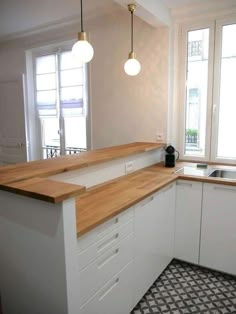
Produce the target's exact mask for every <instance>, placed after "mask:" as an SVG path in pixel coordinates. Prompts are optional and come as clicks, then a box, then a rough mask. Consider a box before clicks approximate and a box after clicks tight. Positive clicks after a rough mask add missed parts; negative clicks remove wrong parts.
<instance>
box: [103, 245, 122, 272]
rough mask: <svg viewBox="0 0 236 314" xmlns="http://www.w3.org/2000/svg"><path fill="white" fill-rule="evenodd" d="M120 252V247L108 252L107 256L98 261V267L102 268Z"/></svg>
mask: <svg viewBox="0 0 236 314" xmlns="http://www.w3.org/2000/svg"><path fill="white" fill-rule="evenodd" d="M118 253H119V249H118V248H117V249H115V250H114V251H112V252H110V253H109V254H107V256H105V257H103V258H101V259H100V260H99V261H98V268H99V269H101V268H102V267H103V266H104V265H106V264H107V263H108V262H110V261H111V260H112V259H113V258H114V257H115V256H116V255H117V254H118Z"/></svg>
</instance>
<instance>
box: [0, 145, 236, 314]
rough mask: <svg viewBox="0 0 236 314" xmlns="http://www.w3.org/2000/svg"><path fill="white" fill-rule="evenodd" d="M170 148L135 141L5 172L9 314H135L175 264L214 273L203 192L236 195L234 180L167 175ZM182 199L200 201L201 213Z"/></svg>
mask: <svg viewBox="0 0 236 314" xmlns="http://www.w3.org/2000/svg"><path fill="white" fill-rule="evenodd" d="M163 146H164V145H162V144H156V143H132V144H127V145H122V146H117V147H113V148H107V149H103V150H98V151H92V152H88V153H84V154H81V155H77V156H66V157H61V158H58V159H53V160H46V161H37V162H33V163H27V164H21V165H16V166H11V167H4V168H2V169H1V170H0V177H1V179H0V190H2V191H0V199H1V205H0V232H1V237H0V244H1V245H0V249H1V253H2V254H1V258H0V278H1V282H0V291H1V295H2V302H3V309H4V310H5V312H6V313H4V314H11V313H12V314H13V313H14V314H15V313H19V314H21V313H22V314H23V313H24V314H27V313H29V314H32V313H39V314H41V313H52V314H54V313H55V314H56V313H57V314H60V313H61V314H67V313H68V314H74V313H79V314H80V313H81V314H87V313H88V314H93V313H96V314H98V313H99V314H100V313H102V314H110V313H111V312H110V311H111V305H112V311H113V313H114V314H115V313H118V314H128V312H129V311H130V310H131V309H132V308H133V307H134V306H135V304H136V303H137V301H138V300H139V299H140V298H141V297H142V295H143V294H144V293H145V291H146V290H147V289H148V287H149V286H150V285H151V283H152V282H153V281H154V280H155V279H156V278H157V277H158V276H159V274H160V273H161V272H162V271H163V269H164V268H165V267H166V266H167V264H168V263H169V262H170V261H171V259H172V258H173V257H178V258H180V259H183V260H186V261H190V262H193V263H198V264H202V265H204V263H205V266H208V262H209V263H210V261H208V260H207V258H208V257H206V261H204V260H203V262H201V261H200V257H199V256H200V253H199V247H200V229H201V215H202V208H201V206H202V191H203V184H210V186H213V185H214V184H215V185H214V187H215V186H216V187H219V186H226V187H227V186H229V188H230V189H231V190H230V193H231V194H232V188H231V186H232V187H233V185H235V181H232V180H220V179H217V178H209V177H204V178H203V177H198V176H195V177H193V176H185V175H180V174H178V173H174V171H175V170H177V169H178V168H181V167H183V166H186V165H190V166H191V165H192V166H193V164H192V163H178V164H177V167H176V168H169V169H167V168H165V167H164V166H163V164H162V163H161V160H163V156H162V154H163V151H162V148H163ZM176 182H177V186H176ZM182 182H184V184H185V185H183V183H182ZM185 182H189V183H188V184H187V185H186V183H185ZM203 182H205V183H203ZM195 187H196V188H195ZM183 191H184V193H185V192H186V193H187V194H189V195H191V197H195V199H193V200H192V201H193V203H194V206H195V207H194V211H193V213H192V211H191V210H190V208H191V207H192V205H191V206H190V207H189V206H187V205H186V199H187V197H186V196H184V204H183V202H182V201H183V199H182V198H181V197H182V196H181V195H182V194H183ZM223 192H224V193H225V192H226V191H225V190H223ZM181 193H182V194H181ZM187 194H186V195H187ZM184 195H185V194H184ZM176 200H177V208H176V206H175V202H176ZM181 202H182V203H181ZM184 206H185V207H186V211H185V212H181V210H182V209H183V208H184ZM195 209H196V210H195ZM179 211H180V212H181V214H180V215H179V216H178V217H184V218H186V219H189V226H190V228H189V229H190V230H186V221H182V220H181V219H178V217H177V215H176V213H178V212H179ZM191 223H192V225H191ZM192 226H193V227H192ZM176 227H177V228H176ZM204 228H205V229H206V228H208V226H207V223H206V224H205V226H204ZM175 229H176V230H177V231H175ZM207 230H208V229H206V242H207V241H208V240H209V239H208V238H207ZM186 237H188V239H189V243H188V245H185V247H184V248H183V246H184V245H183V243H182V242H183V239H184V238H186ZM210 240H211V239H210ZM210 240H209V241H210ZM205 250H206V248H205V247H204V245H202V253H204V251H205ZM202 256H203V254H202ZM203 257H204V256H203ZM233 262H234V256H233V258H232V263H233ZM210 266H211V265H210ZM212 267H213V268H214V265H213V266H212ZM217 267H218V266H215V268H217ZM230 267H231V265H229V268H228V269H229V271H228V272H231V273H233V272H234V270H231V269H232V268H230ZM219 269H220V268H219ZM223 270H224V269H223ZM226 271H227V270H226ZM137 273H138V274H139V276H137ZM141 274H143V277H142V276H141ZM140 276H141V277H140ZM139 277H140V278H139ZM137 278H138V279H139V280H142V283H143V285H140V282H136V281H135V280H137ZM137 287H139V288H140V289H137ZM12 300H14V302H12ZM121 300H123V301H122V302H121ZM116 302H117V304H118V305H119V306H117V312H114V304H116Z"/></svg>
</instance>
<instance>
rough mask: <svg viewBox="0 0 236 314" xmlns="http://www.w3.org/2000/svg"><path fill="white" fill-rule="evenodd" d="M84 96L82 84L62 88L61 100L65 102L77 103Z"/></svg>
mask: <svg viewBox="0 0 236 314" xmlns="http://www.w3.org/2000/svg"><path fill="white" fill-rule="evenodd" d="M82 97H83V88H82V86H76V87H64V88H61V101H62V102H63V103H77V102H78V100H80V99H82Z"/></svg>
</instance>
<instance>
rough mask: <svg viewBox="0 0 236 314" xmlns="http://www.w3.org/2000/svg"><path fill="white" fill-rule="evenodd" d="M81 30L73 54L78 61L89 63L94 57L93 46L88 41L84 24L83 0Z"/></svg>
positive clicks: (81, 3) (81, 4)
mask: <svg viewBox="0 0 236 314" xmlns="http://www.w3.org/2000/svg"><path fill="white" fill-rule="evenodd" d="M80 11H81V31H80V32H79V33H78V41H77V42H76V43H75V44H74V46H73V47H72V54H73V56H74V58H75V59H76V61H77V62H78V63H87V62H89V61H91V60H92V59H93V54H94V51H93V47H92V46H91V44H90V43H89V42H88V41H87V34H86V33H85V32H84V25H83V2H82V0H80Z"/></svg>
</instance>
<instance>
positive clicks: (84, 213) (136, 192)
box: [76, 161, 236, 236]
mask: <svg viewBox="0 0 236 314" xmlns="http://www.w3.org/2000/svg"><path fill="white" fill-rule="evenodd" d="M184 166H191V167H195V166H196V163H193V162H181V161H180V162H177V163H176V167H174V168H166V167H165V166H164V163H158V164H156V165H153V166H150V167H147V168H144V169H141V170H139V171H136V172H133V173H131V174H129V175H126V176H124V177H121V178H118V179H115V180H112V181H110V182H107V183H104V184H102V185H99V186H96V187H93V188H90V189H88V190H87V191H86V193H84V194H83V195H81V196H80V197H78V198H77V201H76V215H77V235H78V236H81V235H83V234H85V233H86V232H88V231H90V230H92V229H93V228H95V227H96V226H98V225H99V224H101V223H103V222H105V221H106V220H108V219H110V218H112V217H114V216H116V215H117V214H119V213H120V212H122V211H123V210H125V209H127V208H129V207H131V206H132V205H134V204H136V203H138V202H139V201H141V200H142V199H144V198H146V197H148V196H149V195H151V194H153V193H155V192H156V191H158V190H160V189H162V188H163V187H165V186H166V185H168V184H169V183H171V182H174V181H176V180H177V179H183V180H191V181H198V182H207V183H216V184H223V185H234V186H236V180H230V179H222V178H213V177H202V176H201V177H200V176H190V175H181V174H178V173H174V172H175V171H176V170H178V169H180V168H182V167H184ZM210 167H212V168H225V169H234V170H236V167H234V166H228V165H227V166H226V165H219V164H212V165H211V166H209V168H210Z"/></svg>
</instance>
